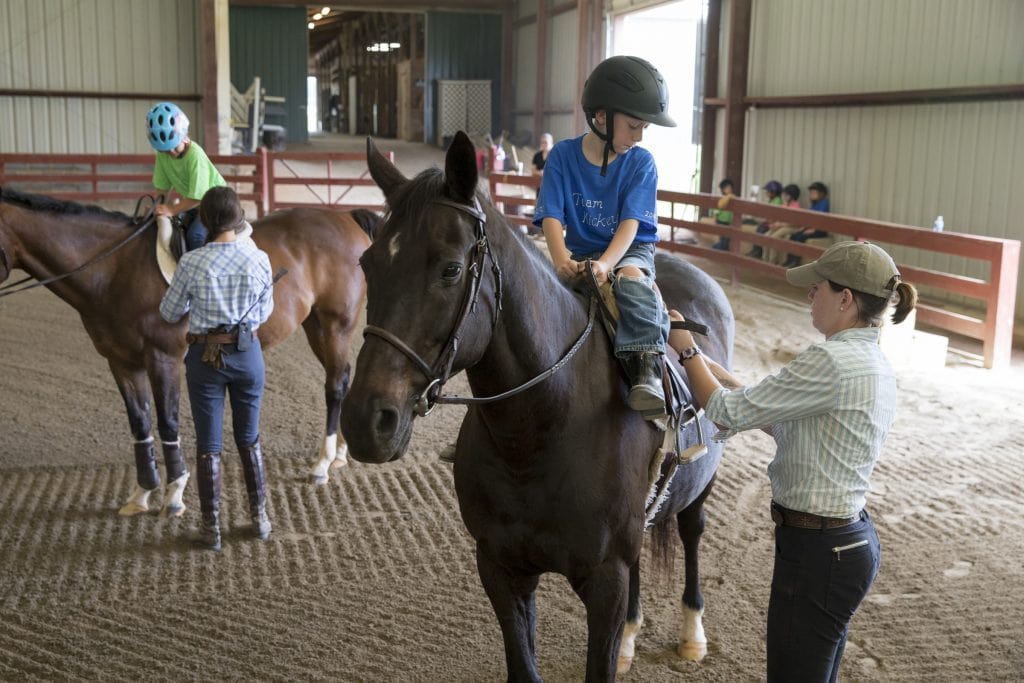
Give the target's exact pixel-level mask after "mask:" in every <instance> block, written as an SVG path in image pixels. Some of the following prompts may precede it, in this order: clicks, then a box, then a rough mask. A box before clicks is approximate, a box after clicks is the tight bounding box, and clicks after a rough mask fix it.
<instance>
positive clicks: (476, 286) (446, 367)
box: [363, 197, 597, 417]
mask: <svg viewBox="0 0 1024 683" xmlns="http://www.w3.org/2000/svg"><path fill="white" fill-rule="evenodd" d="M431 203H432V204H440V205H442V206H447V207H450V208H453V209H455V210H457V211H460V212H462V213H465V214H468V215H469V216H471V217H472V218H473V219H474V220H475V222H476V228H475V230H474V233H475V234H474V236H475V238H476V240H475V246H474V249H475V254H474V256H473V263H472V264H471V265H470V267H469V270H470V280H469V284H468V285H467V286H466V291H465V294H464V296H463V297H462V306H461V308H460V310H459V316H458V318H457V319H456V322H455V326H454V327H453V328H452V331H451V334H450V335H449V336H448V342H447V343H446V344H445V346H444V348H443V349H442V350H441V353H440V354H439V355H438V358H437V361H436V362H435V363H434V365H433V366H431V365H428V364H427V362H426V361H424V360H423V358H422V356H420V355H419V354H418V353H416V352H415V351H414V350H413V349H412V347H410V346H409V345H408V344H406V343H405V342H403V341H402V340H401V339H400V338H398V336H397V335H395V334H393V333H391V332H389V331H387V330H385V329H384V328H381V327H377V326H376V325H367V326H366V328H365V329H364V330H363V336H364V337H366V336H369V335H373V336H376V337H380V338H381V339H383V340H384V341H386V342H387V343H389V344H391V346H393V347H394V348H396V349H398V350H399V351H401V352H402V353H403V354H404V355H405V356H406V357H407V358H408V359H409V360H411V361H412V362H413V364H414V365H416V367H418V368H419V369H420V372H422V373H423V375H424V376H425V377H426V378H427V386H426V388H425V389H424V390H423V391H422V392H421V393H420V395H419V396H418V397H416V400H415V403H414V405H413V412H415V413H416V414H417V415H419V416H421V417H423V416H426V415H428V414H429V413H430V411H431V410H433V409H434V406H435V405H436V404H438V403H446V404H450V405H454V404H459V405H469V404H480V403H491V402H494V401H500V400H502V399H505V398H508V397H510V396H514V395H515V394H518V393H520V392H521V391H525V390H526V389H529V388H530V387H532V386H533V385H535V384H537V383H538V382H541V381H543V380H544V379H546V378H548V377H549V376H551V375H552V374H554V373H555V372H557V371H558V370H559V369H560V368H561V367H562V366H563V365H565V364H566V363H567V362H569V359H571V358H572V357H573V356H574V355H576V352H577V351H579V350H580V348H581V347H582V346H583V343H584V342H585V341H586V339H587V337H588V336H590V331H591V330H592V329H593V328H594V318H595V316H596V313H597V307H596V305H595V302H594V301H593V300H591V305H590V318H589V320H588V322H587V327H586V329H585V330H584V331H583V334H581V335H580V337H579V339H577V340H576V343H575V344H573V346H572V348H570V349H569V350H568V351H567V352H566V353H565V355H563V356H562V358H560V359H559V360H558V361H557V362H556V363H555V364H554V365H552V366H551V367H550V368H548V369H547V370H545V371H543V372H541V373H540V374H539V375H537V376H536V377H534V378H533V379H530V380H528V381H526V382H524V383H523V384H520V385H519V386H518V387H515V388H514V389H509V390H508V391H505V392H502V393H500V394H496V395H494V396H480V397H477V396H452V395H448V394H444V395H441V389H442V388H443V387H444V385H445V383H447V382H448V380H449V378H450V377H451V369H452V364H453V363H454V362H455V356H456V354H457V353H458V350H459V332H460V331H461V330H462V326H463V324H464V323H465V322H466V318H468V317H469V314H470V313H472V312H473V311H474V310H475V309H476V303H477V299H478V298H479V296H480V283H481V280H482V279H483V267H484V260H485V259H487V258H489V259H490V260H491V272H492V273H494V282H495V305H494V316H493V318H492V320H491V329H492V330H493V329H494V327H495V326H496V325H497V324H498V315H499V314H500V313H501V291H502V289H501V266H499V265H498V262H497V260H496V259H495V258H494V254H493V252H492V251H491V247H490V243H489V241H488V239H487V229H486V224H487V215H486V214H485V213H484V211H483V209H481V208H480V202H479V200H477V198H476V197H474V198H473V204H472V206H470V205H468V204H460V203H458V202H453V201H450V200H447V199H435V200H433V201H432V202H431Z"/></svg>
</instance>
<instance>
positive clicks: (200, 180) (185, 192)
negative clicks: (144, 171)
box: [153, 142, 227, 200]
mask: <svg viewBox="0 0 1024 683" xmlns="http://www.w3.org/2000/svg"><path fill="white" fill-rule="evenodd" d="M222 185H227V183H225V182H224V178H223V177H221V174H220V172H219V171H217V167H216V166H214V165H213V162H212V161H210V157H208V156H206V152H204V151H203V148H202V147H200V146H199V145H197V144H196V143H194V142H190V143H189V145H188V151H187V152H185V154H183V155H182V156H181V157H179V158H175V157H172V156H171V155H170V154H163V153H158V154H157V155H156V163H155V164H154V165H153V187H155V188H156V189H158V190H161V191H162V192H166V191H168V190H170V189H172V188H173V189H174V190H175V191H176V192H177V193H178V194H180V195H181V196H182V197H185V198H187V199H196V200H201V199H202V198H203V195H205V194H206V191H207V190H209V189H210V188H211V187H220V186H222Z"/></svg>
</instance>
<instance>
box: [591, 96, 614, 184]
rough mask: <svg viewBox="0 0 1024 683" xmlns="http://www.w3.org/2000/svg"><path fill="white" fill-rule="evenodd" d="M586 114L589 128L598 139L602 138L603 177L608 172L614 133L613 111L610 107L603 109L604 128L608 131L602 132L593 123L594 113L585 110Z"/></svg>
mask: <svg viewBox="0 0 1024 683" xmlns="http://www.w3.org/2000/svg"><path fill="white" fill-rule="evenodd" d="M586 114H587V125H588V126H590V130H592V131H594V135H596V136H597V137H598V139H600V140H604V157H603V158H602V159H601V177H602V178H603V177H604V176H606V175H607V174H608V154H609V153H610V152H611V151H612V137H613V135H614V133H615V127H614V123H615V112H614V111H612V110H611V109H605V129H606V130H608V131H610V132H608V133H602V132H601V131H599V130H598V129H597V126H595V125H594V113H593V112H586Z"/></svg>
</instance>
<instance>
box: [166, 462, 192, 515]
mask: <svg viewBox="0 0 1024 683" xmlns="http://www.w3.org/2000/svg"><path fill="white" fill-rule="evenodd" d="M187 485H188V472H185V474H183V475H181V476H180V477H178V478H177V479H175V480H174V481H172V482H170V483H168V484H167V487H166V488H165V489H164V506H163V507H162V508H160V516H161V517H181V516H182V515H183V514H185V503H184V501H183V500H182V496H184V495H185V486H187Z"/></svg>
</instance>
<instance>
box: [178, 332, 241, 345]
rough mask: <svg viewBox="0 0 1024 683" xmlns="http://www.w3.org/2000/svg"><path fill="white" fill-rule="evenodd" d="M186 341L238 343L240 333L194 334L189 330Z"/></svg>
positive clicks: (197, 342)
mask: <svg viewBox="0 0 1024 683" xmlns="http://www.w3.org/2000/svg"><path fill="white" fill-rule="evenodd" d="M185 341H187V342H188V343H189V344H237V343H238V333H237V332H211V333H209V334H192V333H191V332H189V333H188V334H186V335H185Z"/></svg>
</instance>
